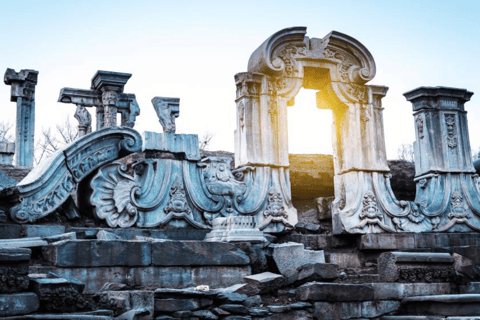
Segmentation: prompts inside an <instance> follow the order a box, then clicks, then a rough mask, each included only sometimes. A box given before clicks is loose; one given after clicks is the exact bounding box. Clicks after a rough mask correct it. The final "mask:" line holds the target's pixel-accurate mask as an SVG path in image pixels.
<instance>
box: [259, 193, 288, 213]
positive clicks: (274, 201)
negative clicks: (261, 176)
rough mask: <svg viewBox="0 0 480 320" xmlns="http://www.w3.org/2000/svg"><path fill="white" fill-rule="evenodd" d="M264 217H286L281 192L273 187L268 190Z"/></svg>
mask: <svg viewBox="0 0 480 320" xmlns="http://www.w3.org/2000/svg"><path fill="white" fill-rule="evenodd" d="M263 215H264V216H265V217H269V216H271V217H283V218H288V214H287V211H286V210H285V206H284V205H283V198H282V194H281V193H280V192H278V191H277V190H276V189H275V188H271V189H270V191H269V192H268V204H267V209H266V210H265V212H264V213H263Z"/></svg>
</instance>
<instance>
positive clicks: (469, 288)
mask: <svg viewBox="0 0 480 320" xmlns="http://www.w3.org/2000/svg"><path fill="white" fill-rule="evenodd" d="M459 291H460V293H479V294H480V282H469V283H467V284H466V285H462V286H460V287H459ZM451 293H453V292H451Z"/></svg>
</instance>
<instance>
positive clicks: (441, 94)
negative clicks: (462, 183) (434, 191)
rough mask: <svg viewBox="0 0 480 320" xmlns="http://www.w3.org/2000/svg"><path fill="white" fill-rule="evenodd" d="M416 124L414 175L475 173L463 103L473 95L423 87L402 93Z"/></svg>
mask: <svg viewBox="0 0 480 320" xmlns="http://www.w3.org/2000/svg"><path fill="white" fill-rule="evenodd" d="M403 95H404V96H405V98H406V99H407V100H408V101H410V102H411V103H412V108H413V112H414V113H413V117H414V119H415V120H414V121H415V135H416V141H415V142H414V144H413V145H414V151H415V176H416V177H417V178H418V177H422V176H424V175H426V174H429V173H460V172H466V173H475V169H474V168H473V161H472V152H471V148H470V139H469V136H468V123H467V111H465V108H464V104H465V102H467V101H469V100H470V97H471V96H472V95H473V92H469V91H467V90H465V89H455V88H446V87H420V88H417V89H414V90H412V91H409V92H406V93H404V94H403Z"/></svg>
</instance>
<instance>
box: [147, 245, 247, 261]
mask: <svg viewBox="0 0 480 320" xmlns="http://www.w3.org/2000/svg"><path fill="white" fill-rule="evenodd" d="M249 263H250V258H249V257H248V256H247V255H246V254H245V253H244V252H243V251H241V250H240V249H238V248H237V247H236V246H235V245H234V244H231V243H223V242H204V241H177V240H166V241H153V242H152V264H153V265H156V266H244V265H248V264H249Z"/></svg>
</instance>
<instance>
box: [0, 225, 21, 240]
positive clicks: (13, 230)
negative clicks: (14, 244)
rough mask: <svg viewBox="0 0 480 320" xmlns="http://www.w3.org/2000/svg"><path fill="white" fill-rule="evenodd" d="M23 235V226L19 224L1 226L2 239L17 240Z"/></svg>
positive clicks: (0, 234)
mask: <svg viewBox="0 0 480 320" xmlns="http://www.w3.org/2000/svg"><path fill="white" fill-rule="evenodd" d="M21 234H22V226H20V225H18V224H0V239H16V238H20V237H21Z"/></svg>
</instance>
